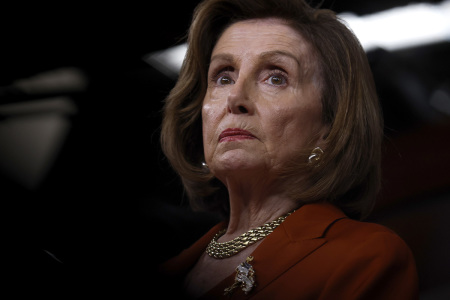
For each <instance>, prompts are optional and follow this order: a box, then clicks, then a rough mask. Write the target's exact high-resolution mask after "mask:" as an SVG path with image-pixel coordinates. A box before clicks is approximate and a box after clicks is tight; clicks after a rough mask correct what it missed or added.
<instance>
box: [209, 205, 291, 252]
mask: <svg viewBox="0 0 450 300" xmlns="http://www.w3.org/2000/svg"><path fill="white" fill-rule="evenodd" d="M294 211H295V210H294ZM294 211H293V212H294ZM293 212H290V213H288V214H286V215H284V216H281V217H279V218H278V219H276V220H274V221H272V222H268V223H265V224H264V225H262V226H259V227H256V228H254V229H250V230H249V231H247V232H245V233H243V234H241V235H240V236H238V237H236V238H234V239H232V240H231V241H228V242H223V243H220V242H218V241H217V240H218V239H219V238H220V237H221V236H222V235H224V234H225V232H226V231H227V230H226V229H223V230H221V231H219V232H218V233H217V234H216V235H215V236H214V237H213V239H212V240H211V242H209V245H208V247H206V253H208V255H209V256H211V257H214V258H218V259H221V258H228V257H231V256H233V255H235V254H237V253H239V252H240V251H242V250H244V249H245V248H247V247H248V246H250V245H252V244H254V243H256V242H257V241H259V240H261V239H263V238H265V237H266V236H268V235H269V234H271V233H272V232H273V231H274V230H275V228H277V227H278V225H280V224H281V223H283V222H284V220H286V218H287V217H288V216H289V215H291V214H292V213H293Z"/></svg>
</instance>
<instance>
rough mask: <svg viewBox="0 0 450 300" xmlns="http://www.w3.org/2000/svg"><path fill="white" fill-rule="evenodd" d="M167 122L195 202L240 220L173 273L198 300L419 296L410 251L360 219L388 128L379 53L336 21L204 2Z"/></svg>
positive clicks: (188, 253)
mask: <svg viewBox="0 0 450 300" xmlns="http://www.w3.org/2000/svg"><path fill="white" fill-rule="evenodd" d="M164 112H165V115H164V121H163V126H162V137H161V138H162V146H163V150H164V152H165V154H166V156H167V157H168V159H169V161H170V162H171V164H172V166H173V168H174V169H175V170H176V171H177V172H178V174H179V175H180V176H181V179H182V181H183V184H184V187H185V190H186V192H187V195H188V196H189V198H190V200H191V204H192V205H193V207H194V208H199V207H200V208H204V209H207V210H210V211H217V212H220V213H222V214H223V215H224V216H225V217H226V221H224V222H222V223H220V224H218V225H216V226H215V227H214V228H212V229H211V230H210V231H209V232H208V233H206V234H205V235H204V236H203V237H202V238H201V239H200V240H198V241H197V242H196V243H195V244H194V245H192V246H191V247H190V248H188V249H186V250H184V251H183V252H182V253H181V254H180V255H178V256H177V257H175V258H173V259H171V260H169V261H168V262H166V263H165V264H164V265H163V266H162V270H163V271H164V272H165V273H166V274H169V275H171V276H172V277H173V278H178V279H179V280H180V286H181V287H182V289H183V292H184V293H185V294H186V295H187V296H190V297H193V298H199V297H200V298H201V297H203V298H212V299H220V297H224V296H227V297H232V298H233V297H236V298H243V297H250V298H254V299H294V298H295V299H414V298H416V297H417V277H416V269H415V264H414V260H413V258H412V255H411V252H410V250H409V249H408V247H407V246H406V245H405V243H404V242H403V241H402V240H401V239H400V238H399V237H398V236H397V235H395V234H394V233H393V232H391V231H390V230H388V229H387V228H384V227H382V226H379V225H375V224H370V223H364V222H362V221H360V220H361V219H362V218H364V217H365V216H367V214H368V213H369V212H370V210H371V208H372V206H373V202H374V199H375V196H376V193H377V191H378V189H379V182H380V151H381V150H380V148H381V141H382V134H383V131H382V130H383V125H382V118H381V113H380V108H379V104H378V100H377V97H376V93H375V88H374V83H373V79H372V75H371V72H370V68H369V65H368V62H367V59H366V57H365V53H364V51H363V50H362V48H361V46H360V44H359V42H358V41H357V39H356V38H355V36H354V35H353V34H352V33H351V32H350V31H349V30H348V29H347V27H346V26H345V25H343V24H342V23H341V22H340V21H339V20H338V19H337V18H336V16H335V14H334V13H332V12H331V11H329V10H323V9H314V8H312V7H310V6H309V5H307V4H306V3H304V2H303V1H302V0H296V1H294V0H206V1H204V2H203V3H201V4H200V5H199V6H198V7H197V9H196V11H195V14H194V18H193V22H192V25H191V28H190V31H189V37H188V51H187V55H186V58H185V61H184V64H183V67H182V69H181V72H180V76H179V79H178V82H177V84H176V86H175V87H174V89H173V90H172V91H171V93H170V95H169V96H168V98H167V99H166V104H165V108H164ZM171 280H174V279H171ZM174 282H175V281H171V285H172V286H173V287H175V286H176V284H175V283H174Z"/></svg>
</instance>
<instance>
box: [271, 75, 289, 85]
mask: <svg viewBox="0 0 450 300" xmlns="http://www.w3.org/2000/svg"><path fill="white" fill-rule="evenodd" d="M267 81H268V82H269V83H270V84H273V85H283V84H285V83H286V78H284V77H283V76H280V75H272V76H270V77H269V79H268V80H267Z"/></svg>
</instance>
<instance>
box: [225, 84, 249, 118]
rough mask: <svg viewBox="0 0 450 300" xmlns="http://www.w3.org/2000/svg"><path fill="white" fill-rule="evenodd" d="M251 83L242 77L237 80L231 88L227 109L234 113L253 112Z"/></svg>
mask: <svg viewBox="0 0 450 300" xmlns="http://www.w3.org/2000/svg"><path fill="white" fill-rule="evenodd" d="M240 79H241V78H240ZM250 94H251V91H250V86H249V84H248V83H247V82H246V81H245V80H243V79H241V80H239V79H238V80H237V81H236V83H235V84H233V86H232V87H231V88H230V93H229V94H228V98H227V111H228V113H232V114H251V113H253V102H252V99H251V96H250Z"/></svg>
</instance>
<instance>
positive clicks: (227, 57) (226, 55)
mask: <svg viewBox="0 0 450 300" xmlns="http://www.w3.org/2000/svg"><path fill="white" fill-rule="evenodd" d="M215 60H220V61H224V62H230V63H232V62H234V61H235V58H234V56H233V55H232V54H229V53H219V54H216V55H213V56H212V57H211V60H210V62H209V63H210V64H211V63H212V62H213V61H215Z"/></svg>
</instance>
